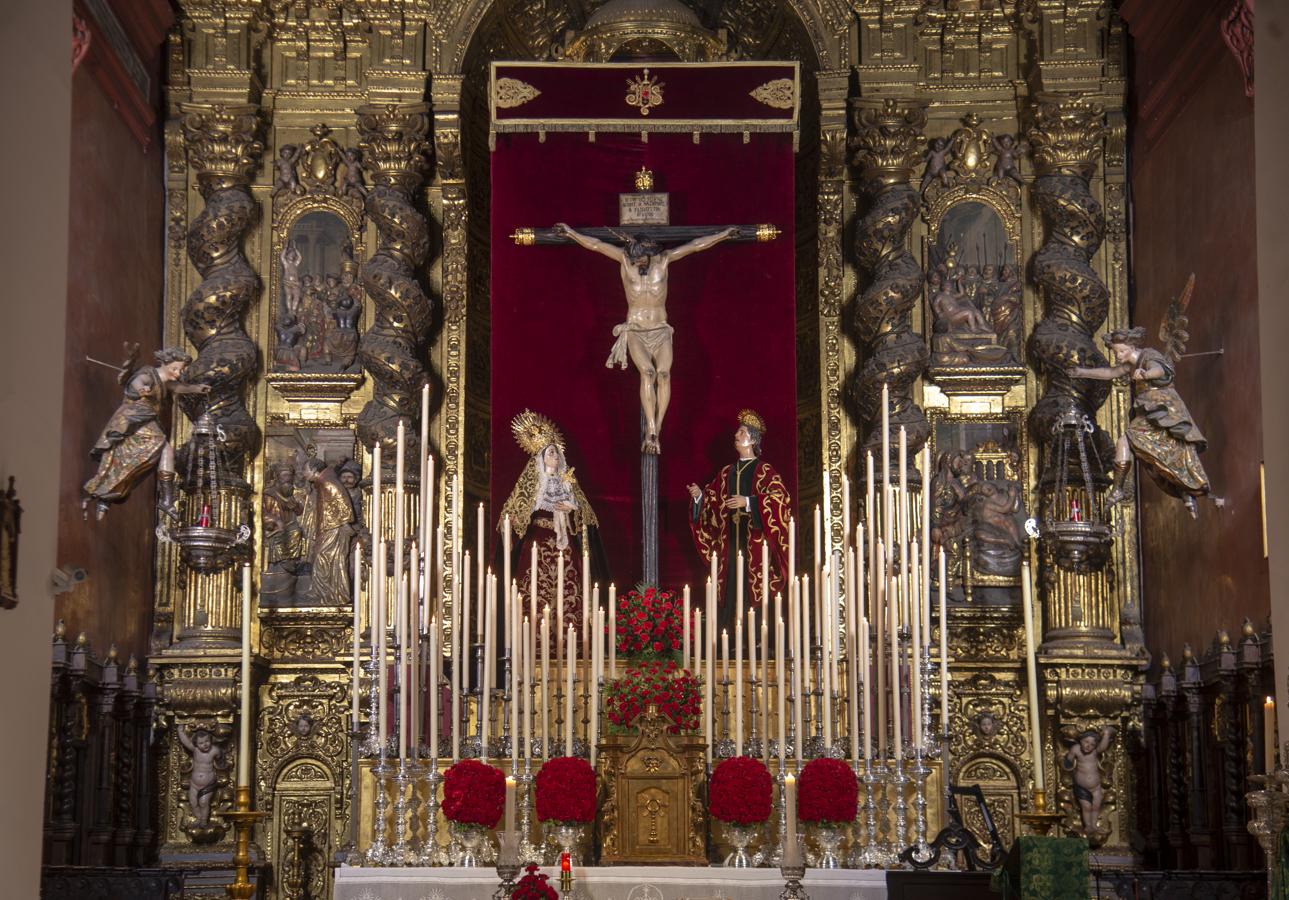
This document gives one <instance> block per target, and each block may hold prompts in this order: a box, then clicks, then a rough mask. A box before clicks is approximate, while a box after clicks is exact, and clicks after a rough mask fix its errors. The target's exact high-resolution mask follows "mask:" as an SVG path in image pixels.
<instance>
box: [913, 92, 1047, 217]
mask: <svg viewBox="0 0 1289 900" xmlns="http://www.w3.org/2000/svg"><path fill="white" fill-rule="evenodd" d="M1026 149H1028V145H1027V144H1026V142H1025V141H1024V140H1021V139H1019V138H1017V137H1016V136H1015V135H1011V134H1000V135H994V133H993V132H992V131H990V130H989V129H988V128H986V127H984V126H983V125H981V121H980V117H979V116H977V115H976V114H975V113H967V115H966V116H964V117H963V119H962V127H961V128H959V129H957V130H956V131H954V132H953V134H952V135H950V136H949V137H947V138H943V137H938V138H933V139H932V140H931V142H930V144H928V145H927V148H926V150H925V151H924V153H923V159H924V160H925V162H926V168H925V169H923V171H922V202H923V203H924V204H926V205H927V207H928V208H931V207H933V206H934V205H935V204H936V201H937V200H938V199H940V197H941V196H942V195H943V194H945V193H946V192H948V191H950V190H952V189H953V188H956V187H959V186H968V187H971V188H974V189H976V190H977V191H980V190H983V189H992V190H993V191H997V192H998V193H999V194H1001V195H1002V199H1004V200H1005V201H1006V205H1007V206H1009V207H1018V206H1019V205H1020V189H1021V186H1022V185H1023V184H1024V181H1023V179H1022V177H1021V174H1020V159H1021V156H1022V155H1024V152H1025V151H1026Z"/></svg>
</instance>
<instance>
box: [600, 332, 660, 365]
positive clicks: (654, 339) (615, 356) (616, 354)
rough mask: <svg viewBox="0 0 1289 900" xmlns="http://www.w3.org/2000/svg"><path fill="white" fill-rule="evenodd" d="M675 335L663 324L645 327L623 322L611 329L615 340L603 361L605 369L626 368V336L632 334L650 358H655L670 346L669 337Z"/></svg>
mask: <svg viewBox="0 0 1289 900" xmlns="http://www.w3.org/2000/svg"><path fill="white" fill-rule="evenodd" d="M675 333H676V329H674V328H672V327H671V326H670V325H668V324H666V323H665V322H664V323H663V324H661V325H652V326H649V327H645V326H643V325H639V324H637V323H635V322H623V323H622V324H621V325H615V326H614V327H613V335H614V337H616V338H617V340H616V341H614V342H613V349H612V350H610V351H609V358H608V359H606V360H605V361H604V367H605V368H606V369H612V368H613V367H614V366H617V367H618V368H619V369H625V368H626V367H627V340H628V338H627V335H630V334H634V335H636V337H637V339H638V340H639V341H640V343H642V344H643V345H644V348H645V349H646V350H648V351H649V354H650V355H651V356H657V355H658V351H660V350H662V348H664V347H667V346H669V345H670V344H671V336H672V335H673V334H675Z"/></svg>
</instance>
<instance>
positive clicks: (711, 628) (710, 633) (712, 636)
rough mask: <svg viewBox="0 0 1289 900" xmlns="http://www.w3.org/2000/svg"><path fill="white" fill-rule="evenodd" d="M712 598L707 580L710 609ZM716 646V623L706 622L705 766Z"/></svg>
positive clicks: (709, 753) (709, 758) (712, 714)
mask: <svg viewBox="0 0 1289 900" xmlns="http://www.w3.org/2000/svg"><path fill="white" fill-rule="evenodd" d="M711 597H712V580H711V579H710V578H709V579H707V602H708V605H709V607H710V604H711ZM715 646H716V622H715V621H714V620H712V619H710V618H709V619H708V620H707V630H706V631H705V632H703V667H704V673H703V743H705V744H706V745H707V764H708V765H709V766H710V765H711V762H712V741H713V736H712V724H713V723H712V720H713V718H714V717H715V715H716V712H715V710H714V709H713V707H712V697H713V695H714V694H713V689H712V678H713V677H714V676H715V672H714V671H713V667H712V653H713V652H714V651H713V648H714V647H715Z"/></svg>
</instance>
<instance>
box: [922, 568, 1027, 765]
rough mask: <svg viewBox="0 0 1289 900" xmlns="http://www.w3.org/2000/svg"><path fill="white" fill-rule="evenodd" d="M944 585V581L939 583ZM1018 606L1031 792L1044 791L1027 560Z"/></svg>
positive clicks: (1022, 573) (1022, 576)
mask: <svg viewBox="0 0 1289 900" xmlns="http://www.w3.org/2000/svg"><path fill="white" fill-rule="evenodd" d="M941 584H943V581H942V582H941ZM1020 589H1021V606H1022V607H1023V608H1024V613H1025V679H1026V682H1027V683H1026V686H1025V687H1026V691H1027V693H1028V696H1029V741H1030V753H1031V754H1032V755H1033V758H1034V789H1035V790H1037V791H1042V790H1046V784H1045V774H1044V772H1043V739H1042V732H1041V731H1040V729H1041V727H1042V720H1041V718H1040V716H1039V710H1038V660H1037V657H1036V656H1035V651H1034V647H1035V645H1036V644H1037V643H1038V640H1037V638H1036V637H1035V629H1034V587H1033V584H1032V583H1031V582H1030V571H1029V560H1028V559H1024V560H1021V564H1020Z"/></svg>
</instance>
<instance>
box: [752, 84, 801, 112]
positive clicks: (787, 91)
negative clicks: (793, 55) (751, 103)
mask: <svg viewBox="0 0 1289 900" xmlns="http://www.w3.org/2000/svg"><path fill="white" fill-rule="evenodd" d="M749 93H751V95H752V99H753V100H756V101H757V102H758V103H764V104H765V105H766V106H772V107H774V108H775V109H792V106H793V104H794V103H796V100H797V97H796V91H795V90H794V89H793V84H792V79H791V78H775V79H774V80H772V81H767V82H766V83H765V84H763V85H760V86H759V87H756V88H753V89H752V90H751V91H750V92H749Z"/></svg>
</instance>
